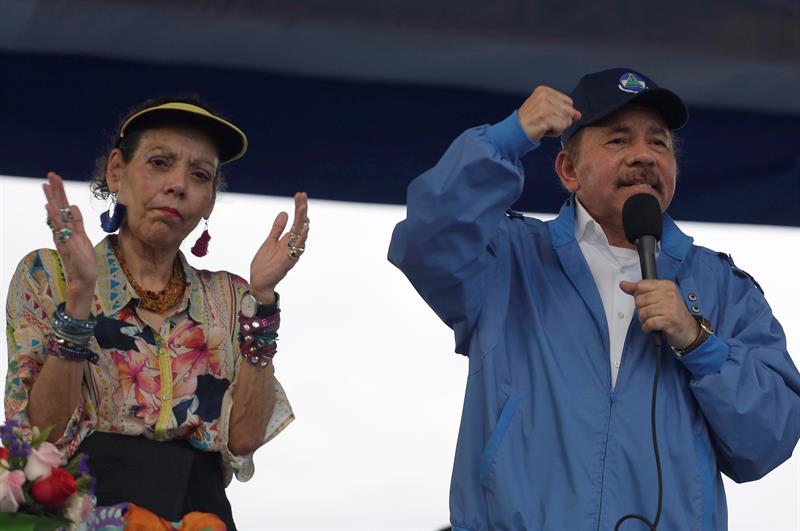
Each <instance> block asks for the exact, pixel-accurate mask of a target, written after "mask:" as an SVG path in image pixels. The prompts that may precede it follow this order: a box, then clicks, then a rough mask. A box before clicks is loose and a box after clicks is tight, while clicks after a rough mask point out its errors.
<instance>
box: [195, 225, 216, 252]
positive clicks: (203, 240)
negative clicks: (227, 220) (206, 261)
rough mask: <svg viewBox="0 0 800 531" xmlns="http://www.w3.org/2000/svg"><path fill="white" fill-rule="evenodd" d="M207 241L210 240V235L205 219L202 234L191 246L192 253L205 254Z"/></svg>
mask: <svg viewBox="0 0 800 531" xmlns="http://www.w3.org/2000/svg"><path fill="white" fill-rule="evenodd" d="M209 241H211V235H210V234H209V233H208V220H206V226H205V229H203V234H201V235H200V237H199V238H197V241H196V242H194V246H192V254H193V255H195V256H205V255H207V254H208V242H209Z"/></svg>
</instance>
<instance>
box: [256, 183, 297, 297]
mask: <svg viewBox="0 0 800 531" xmlns="http://www.w3.org/2000/svg"><path fill="white" fill-rule="evenodd" d="M288 221H289V215H288V214H287V213H286V212H281V213H280V214H278V216H277V217H276V218H275V222H274V223H273V224H272V230H271V231H270V233H269V236H267V239H266V240H265V241H264V243H263V244H261V247H260V248H259V249H258V252H256V255H255V257H254V258H253V261H252V262H251V263H250V292H251V293H252V294H253V296H254V297H255V298H256V300H258V302H260V303H262V304H271V303H272V302H274V301H275V286H277V285H278V282H280V281H281V280H282V279H283V277H285V276H286V273H288V272H289V270H290V269H292V268H293V267H294V266H295V264H296V263H297V261H298V260H299V259H300V255H302V254H303V251H304V250H305V245H306V239H307V238H308V229H309V223H308V194H306V193H305V192H298V193H296V194H295V195H294V222H293V223H292V227H291V229H290V230H289V232H287V233H286V234H284V233H283V231H284V230H285V229H286V224H287V223H288Z"/></svg>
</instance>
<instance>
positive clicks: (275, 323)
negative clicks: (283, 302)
mask: <svg viewBox="0 0 800 531" xmlns="http://www.w3.org/2000/svg"><path fill="white" fill-rule="evenodd" d="M280 324H281V317H280V310H278V311H277V312H276V313H274V314H272V315H270V316H268V317H253V318H250V317H245V316H244V315H242V314H239V329H240V332H239V352H240V353H241V355H242V357H243V358H245V359H246V360H247V361H249V362H250V363H251V364H252V365H258V366H261V367H266V366H267V365H269V364H270V363H271V362H272V358H273V357H275V354H276V353H277V351H278V343H277V340H278V327H279V326H280Z"/></svg>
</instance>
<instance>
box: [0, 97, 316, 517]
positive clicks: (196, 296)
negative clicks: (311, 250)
mask: <svg viewBox="0 0 800 531" xmlns="http://www.w3.org/2000/svg"><path fill="white" fill-rule="evenodd" d="M246 149H247V138H246V137H245V135H244V133H243V132H242V131H241V130H240V129H238V128H237V127H236V126H234V125H233V124H231V123H230V122H228V121H226V120H224V119H222V118H221V117H219V116H218V115H217V114H215V113H213V112H211V111H210V110H208V109H207V108H206V107H204V106H202V105H201V104H200V103H199V102H197V101H193V100H162V101H150V102H147V103H145V104H144V105H142V106H141V107H140V108H139V109H137V110H135V111H133V112H131V113H130V114H129V115H128V116H127V117H126V118H125V119H124V120H123V121H122V123H121V125H120V127H119V128H118V130H117V134H116V135H115V137H114V141H113V143H112V148H111V149H110V150H109V152H108V154H107V156H106V157H103V158H102V159H101V161H99V162H100V163H99V164H98V170H99V171H97V172H96V175H95V176H94V181H93V183H92V187H93V189H94V190H95V193H96V194H97V195H99V196H101V197H104V198H105V197H108V196H109V195H110V196H111V197H112V198H113V200H114V202H115V203H116V207H114V209H113V215H109V212H106V213H104V214H103V216H101V218H102V221H103V223H102V224H103V228H104V229H105V230H106V231H107V232H113V231H115V230H117V229H118V231H119V233H118V234H116V235H111V236H109V237H107V238H106V239H104V240H103V241H101V242H100V243H99V244H98V245H97V246H96V247H94V248H93V247H92V244H91V242H90V241H89V239H88V238H87V236H86V233H85V231H84V225H83V217H82V216H81V212H80V211H79V209H78V208H77V207H76V206H75V205H70V204H69V202H68V201H67V197H66V194H65V192H64V187H63V183H62V180H61V178H60V177H59V176H58V175H56V174H55V173H50V174H48V179H47V183H46V184H44V193H45V196H46V198H47V205H46V209H47V218H48V219H47V221H48V225H50V227H51V229H52V231H53V237H54V242H55V247H56V250H55V251H53V250H51V249H40V250H37V251H34V252H32V253H30V254H29V255H28V256H26V257H25V258H24V259H23V260H22V262H21V263H20V265H19V267H18V268H17V271H16V273H15V274H14V277H13V279H12V282H11V287H10V290H9V295H8V308H7V310H8V324H9V327H10V328H9V334H8V338H9V370H8V377H7V386H6V397H5V408H6V417H7V418H9V419H12V418H15V419H17V420H19V421H20V422H22V423H23V426H26V427H30V426H33V425H36V426H40V427H46V426H53V430H52V432H51V433H50V439H51V441H53V442H54V443H55V444H56V445H57V446H58V447H59V448H61V449H62V450H63V451H64V452H65V453H66V454H68V455H71V454H73V453H75V452H76V451H85V452H87V453H88V454H89V456H90V468H91V471H92V473H93V475H95V477H96V478H97V490H96V495H97V498H98V504H100V505H111V504H115V503H119V502H125V501H130V502H133V503H136V504H137V505H139V506H142V507H145V508H147V509H150V510H152V511H154V512H156V513H157V514H159V515H160V516H163V517H165V518H167V519H171V520H177V519H179V518H180V517H181V516H182V515H183V514H185V513H187V512H190V511H203V512H211V513H214V514H217V515H218V516H219V517H220V518H221V519H222V520H223V521H225V523H226V524H227V526H228V528H229V529H234V524H233V519H232V516H231V511H230V505H229V503H228V501H227V498H226V497H225V490H224V487H225V485H227V484H228V483H229V482H230V480H231V476H232V474H236V475H237V477H238V478H239V479H240V480H243V481H246V480H248V479H249V478H250V477H251V476H252V474H253V461H252V454H253V452H254V451H255V450H256V449H257V448H258V447H259V446H261V445H262V444H264V442H266V441H268V440H269V439H271V438H272V437H274V436H275V435H276V434H277V433H278V432H280V431H281V430H282V429H283V428H284V427H286V425H287V424H288V423H289V422H291V421H292V419H293V415H292V411H291V408H290V406H289V403H288V401H287V400H286V395H285V394H284V392H283V389H282V387H281V386H280V384H279V383H278V381H277V380H276V379H275V374H274V365H273V363H272V358H273V356H274V355H275V353H276V346H277V343H276V339H277V328H278V325H279V323H280V314H279V309H278V298H279V297H278V294H277V293H276V292H275V287H276V286H277V284H278V283H279V282H280V280H281V279H282V278H283V277H284V276H285V275H286V274H287V272H288V271H289V270H290V269H291V268H292V267H293V266H294V265H295V263H296V262H297V260H298V259H299V258H300V255H301V254H302V252H303V250H304V246H305V242H306V238H307V236H308V230H309V227H308V219H307V217H306V214H307V211H308V199H307V196H306V194H304V193H298V194H296V195H295V215H294V222H293V225H292V227H291V229H290V231H289V232H287V233H285V234H284V230H285V228H286V225H287V223H288V215H287V214H286V213H284V212H281V213H280V214H278V216H277V218H276V219H275V221H274V223H273V225H272V229H271V231H270V232H269V235H268V236H267V238H266V240H264V243H263V244H262V245H261V247H260V248H259V250H258V251H257V253H256V255H255V257H254V258H253V260H252V263H251V265H250V282H249V284H248V282H246V281H245V280H244V279H242V278H240V277H238V276H236V275H234V274H231V273H228V272H224V271H223V272H209V271H201V270H197V269H194V268H193V267H192V266H190V265H189V264H188V263H187V261H186V259H185V257H184V255H183V254H182V253H181V252H180V251H179V247H180V245H181V243H182V242H183V240H184V238H186V237H187V236H188V235H189V234H190V233H191V231H192V230H193V229H194V228H195V227H196V226H197V225H198V223H199V222H200V221H201V220H206V221H207V220H208V219H209V217H210V215H211V213H212V211H213V208H214V200H215V198H216V193H217V191H218V190H219V188H220V186H222V175H221V173H220V167H221V166H222V165H224V164H226V163H228V162H231V161H232V160H235V159H237V158H239V157H241V156H242V155H243V154H244V153H245V151H246ZM257 232H258V229H256V230H254V233H256V234H257ZM208 239H209V237H208V231H207V230H206V231H205V232H204V233H203V236H202V237H201V238H200V240H198V243H197V244H196V245H195V247H194V248H193V249H192V251H193V253H195V254H200V255H202V254H204V252H205V249H206V248H207V245H208Z"/></svg>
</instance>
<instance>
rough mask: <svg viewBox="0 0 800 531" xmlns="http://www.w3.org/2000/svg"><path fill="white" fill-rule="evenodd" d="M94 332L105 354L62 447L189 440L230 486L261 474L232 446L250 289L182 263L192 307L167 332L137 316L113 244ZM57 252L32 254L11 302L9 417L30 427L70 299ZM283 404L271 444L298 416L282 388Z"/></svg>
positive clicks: (93, 368)
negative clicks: (211, 458) (219, 461)
mask: <svg viewBox="0 0 800 531" xmlns="http://www.w3.org/2000/svg"><path fill="white" fill-rule="evenodd" d="M96 253H97V261H98V281H97V287H96V290H95V299H94V306H95V308H94V313H95V315H97V318H98V319H97V326H96V327H95V334H94V337H93V338H92V341H91V342H90V344H89V347H90V348H91V349H92V350H93V351H95V352H97V353H98V354H99V355H100V361H99V362H98V363H97V365H88V364H87V366H88V367H89V368H88V369H87V371H86V375H85V377H84V383H83V389H82V398H81V402H80V404H79V405H78V408H77V409H76V411H75V413H74V414H73V417H72V419H71V421H70V423H69V425H68V426H67V429H66V431H65V433H64V435H63V436H62V437H61V439H60V440H59V441H58V442H57V443H56V444H57V446H58V447H59V448H60V449H62V450H63V451H65V452H66V453H67V454H68V455H71V454H72V453H74V452H75V450H76V449H77V448H78V446H79V445H80V443H81V441H82V440H83V439H84V438H85V437H86V436H87V435H89V434H90V433H92V431H94V430H99V431H106V432H115V433H124V434H129V435H144V436H146V437H148V438H153V439H173V438H179V437H180V438H187V439H188V440H189V441H190V442H191V443H192V444H193V445H194V446H196V447H198V448H201V449H205V450H210V451H220V452H221V453H222V455H223V463H224V467H225V478H226V482H227V481H229V480H230V477H231V475H232V473H235V474H236V475H237V477H238V478H239V479H240V480H242V481H246V480H247V479H249V478H250V477H251V476H252V473H253V463H252V456H242V457H236V456H233V455H232V454H230V452H229V451H228V448H227V430H228V417H229V414H230V407H231V404H232V402H231V396H232V395H231V393H232V389H233V386H234V385H235V381H236V374H237V370H238V363H239V359H240V356H239V353H238V342H237V341H236V340H235V338H236V337H237V334H238V330H237V320H236V315H237V314H238V301H239V300H240V298H241V295H242V294H243V292H244V291H246V290H247V284H246V282H245V281H244V280H243V279H241V278H240V277H237V276H235V275H232V274H230V273H226V272H213V273H212V272H208V271H197V270H195V269H193V268H191V267H190V266H189V265H188V264H187V263H186V260H185V258H184V257H183V255H182V254H181V255H180V258H181V260H182V262H183V266H184V272H185V276H186V279H187V282H188V287H187V290H186V293H185V294H184V301H183V303H182V304H181V305H180V306H179V309H178V311H177V313H175V314H174V315H172V316H171V317H170V318H168V319H167V320H166V321H165V323H164V326H163V327H162V329H161V330H153V329H152V328H151V327H150V326H149V325H147V324H146V323H145V322H144V321H143V320H142V319H141V318H140V317H139V315H138V313H137V312H136V310H135V300H132V298H133V297H134V296H135V292H133V290H132V289H131V288H130V287H129V285H128V283H127V280H126V278H125V276H124V274H123V273H122V271H121V269H120V268H119V264H118V263H117V261H116V258H115V257H114V253H113V250H112V249H111V245H110V242H109V240H108V239H105V240H103V241H102V242H101V243H100V244H99V245H98V246H97V247H96ZM64 287H65V285H64V280H63V273H62V271H61V263H60V261H59V259H58V254H57V253H56V252H55V251H53V250H49V249H40V250H38V251H34V252H32V253H30V254H29V255H28V256H26V257H25V258H24V259H23V261H22V262H21V263H20V265H19V267H18V268H17V271H16V273H15V274H14V277H13V278H12V282H11V287H10V290H9V296H8V305H7V316H8V319H7V321H8V330H7V334H8V343H9V370H8V376H7V380H6V399H5V408H6V418H9V419H18V420H19V421H20V422H21V423H22V424H23V426H28V422H27V418H26V414H25V408H26V407H27V402H28V395H29V393H30V389H31V387H32V386H33V383H34V382H35V381H36V376H37V374H38V372H39V371H40V370H41V367H42V365H43V364H44V361H45V359H46V353H45V342H46V340H47V337H48V335H49V332H50V321H49V316H50V315H51V314H52V312H53V310H54V309H55V306H56V305H57V304H58V303H60V302H61V301H63V300H64ZM275 394H276V399H277V405H276V408H275V411H274V413H273V416H272V418H271V419H270V422H269V426H268V428H267V433H266V434H265V436H264V440H265V441H267V440H269V439H271V438H272V437H274V436H275V435H277V433H279V432H280V431H281V430H282V429H283V428H284V427H286V425H288V424H289V422H291V421H292V420H293V418H294V416H293V414H292V411H291V407H290V406H289V403H288V401H287V399H286V395H285V393H284V392H283V389H282V387H281V386H280V384H278V385H276V388H275Z"/></svg>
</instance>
